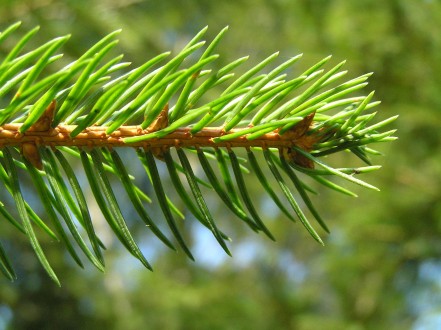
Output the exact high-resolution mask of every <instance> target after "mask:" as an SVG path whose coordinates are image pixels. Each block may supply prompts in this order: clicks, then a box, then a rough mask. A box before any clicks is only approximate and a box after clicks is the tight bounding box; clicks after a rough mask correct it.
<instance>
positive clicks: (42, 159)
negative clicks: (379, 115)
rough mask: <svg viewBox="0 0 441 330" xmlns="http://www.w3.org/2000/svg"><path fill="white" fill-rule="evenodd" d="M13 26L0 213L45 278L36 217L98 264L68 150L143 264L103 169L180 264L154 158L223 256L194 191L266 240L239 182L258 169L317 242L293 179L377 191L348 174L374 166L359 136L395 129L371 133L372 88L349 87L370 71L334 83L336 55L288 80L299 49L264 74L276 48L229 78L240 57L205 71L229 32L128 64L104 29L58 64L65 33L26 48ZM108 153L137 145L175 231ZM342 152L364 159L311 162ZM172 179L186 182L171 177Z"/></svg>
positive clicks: (302, 192)
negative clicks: (33, 193)
mask: <svg viewBox="0 0 441 330" xmlns="http://www.w3.org/2000/svg"><path fill="white" fill-rule="evenodd" d="M19 26H20V24H19V23H17V24H14V25H12V26H10V27H8V28H6V29H5V30H4V31H3V32H2V33H1V34H0V46H1V43H2V42H3V41H4V40H6V39H8V38H15V39H13V40H18V41H17V42H16V43H15V46H13V47H12V49H10V50H9V51H7V52H6V54H5V55H4V56H3V57H2V59H1V62H0V99H1V102H2V104H3V108H2V109H0V163H1V166H0V181H1V182H2V184H3V185H4V187H5V188H6V190H5V191H6V192H8V193H9V194H10V195H11V196H12V199H13V200H14V203H15V205H12V206H8V207H5V206H4V205H3V204H0V214H1V215H2V217H3V218H5V219H6V220H7V221H8V222H9V223H10V224H12V225H13V226H14V228H16V229H18V230H19V231H20V232H22V233H24V234H25V235H26V236H27V237H28V238H29V240H30V242H31V245H32V247H33V249H34V250H35V253H36V254H37V256H38V258H39V260H40V262H41V263H42V265H43V267H44V268H45V269H46V271H47V272H48V274H49V275H50V276H51V278H52V279H53V280H54V281H56V282H57V283H59V282H58V279H57V277H56V275H55V273H54V271H53V269H52V268H51V266H50V264H49V261H48V260H47V258H46V256H45V254H44V252H43V249H42V248H41V245H40V243H39V239H38V237H37V234H36V233H35V231H34V229H33V227H34V226H38V227H40V228H41V229H43V230H44V232H46V233H47V234H48V235H50V236H51V237H54V238H55V239H56V240H57V241H59V242H60V243H61V244H64V245H65V246H66V248H67V250H68V251H69V253H70V254H71V256H72V258H73V259H74V260H75V261H76V262H77V263H78V265H80V266H81V267H82V261H81V258H80V256H79V255H78V252H77V251H76V250H75V248H74V245H73V243H72V242H71V241H72V239H73V240H74V241H75V243H76V244H77V245H78V246H79V247H80V249H81V251H82V252H83V253H84V255H85V256H86V257H87V258H88V259H89V260H90V261H91V262H92V264H93V265H95V266H96V267H97V268H98V269H99V270H101V271H103V270H104V258H103V255H102V249H103V248H104V244H103V243H102V242H101V240H100V239H99V237H98V234H97V233H96V231H95V227H94V222H93V219H92V217H91V215H90V212H89V207H88V204H87V201H86V199H85V197H84V196H85V194H84V190H83V188H82V187H81V186H80V184H79V180H78V178H77V173H76V170H74V168H73V167H72V166H71V164H69V162H68V161H67V159H66V157H65V155H66V154H70V155H74V156H76V157H77V158H78V159H79V160H80V161H81V166H82V167H83V171H84V173H85V175H86V177H87V180H88V182H89V185H90V189H91V191H92V193H93V195H94V198H95V200H96V202H97V204H98V205H99V207H100V209H101V211H102V214H103V216H104V218H105V219H106V221H107V223H108V224H109V227H110V228H111V229H112V230H113V232H114V233H115V236H116V237H117V238H118V239H119V240H120V242H121V243H122V245H123V246H125V248H127V250H128V251H129V252H130V253H131V254H132V255H134V256H135V257H136V258H138V259H139V260H140V261H141V263H142V264H143V265H144V266H145V267H146V268H148V269H151V266H150V264H149V262H148V261H147V260H146V259H145V257H144V256H143V254H142V252H141V250H140V248H139V247H138V245H137V242H136V241H135V239H134V238H133V235H132V233H131V230H130V228H129V226H128V224H127V222H126V219H125V218H124V215H123V212H122V211H121V206H120V204H119V200H118V198H117V196H118V194H117V193H116V191H115V188H114V187H113V186H112V180H113V179H115V178H116V179H118V180H120V181H121V183H122V186H123V188H124V191H125V192H126V194H127V196H128V198H129V200H130V202H131V204H132V206H133V208H134V210H135V211H136V213H137V214H138V215H139V217H140V219H141V220H142V221H143V222H144V223H145V224H146V225H147V227H148V229H149V230H151V232H152V233H153V234H154V235H155V236H156V237H157V238H158V239H159V240H161V241H162V242H163V243H164V244H165V245H166V246H168V247H170V248H171V249H176V247H175V243H174V242H173V241H176V242H177V244H178V245H179V246H180V248H181V249H182V250H183V251H184V252H185V253H186V254H187V256H188V257H189V258H191V259H193V255H192V253H191V247H190V246H188V243H187V242H185V239H184V236H183V235H182V233H181V230H180V226H179V222H180V221H181V219H180V218H182V217H183V215H182V212H181V210H179V208H178V207H177V206H176V205H175V204H174V201H173V200H172V198H171V197H169V195H168V193H167V189H165V187H164V183H163V178H161V176H160V174H159V171H158V166H160V164H161V163H164V164H165V167H166V169H167V171H168V173H169V177H170V180H171V181H172V183H173V187H174V189H175V190H176V192H177V195H178V196H179V197H180V199H181V200H182V202H183V203H184V204H185V205H186V207H187V209H188V210H189V211H190V212H191V213H192V214H193V216H194V218H195V219H196V220H197V221H199V222H200V223H201V224H202V225H203V226H205V227H206V228H207V229H208V230H210V231H211V232H212V233H213V236H214V238H215V239H216V240H217V241H218V242H219V244H220V245H221V246H222V248H223V249H224V250H225V252H226V253H227V254H230V252H229V248H228V246H227V244H226V243H227V242H226V241H228V240H229V237H228V235H227V234H226V233H224V232H223V231H222V229H221V228H222V224H221V223H220V222H219V220H217V219H215V218H214V217H213V216H212V215H211V212H210V210H209V205H208V204H207V203H206V201H205V198H204V192H203V189H210V190H211V191H213V193H216V194H217V195H218V196H219V198H220V201H222V202H223V203H224V204H225V206H227V208H228V209H229V210H230V211H231V212H232V213H233V214H235V215H236V216H237V217H238V218H239V219H240V220H241V221H243V222H244V224H246V225H247V226H249V227H250V229H251V230H253V231H255V232H260V231H262V232H264V233H265V234H266V235H267V236H268V237H269V238H271V239H275V237H274V236H273V234H272V233H271V232H270V230H269V228H268V227H267V226H266V224H265V220H264V219H262V218H261V216H260V215H259V210H258V209H257V208H256V207H255V206H254V204H253V200H252V197H251V196H250V193H249V189H248V187H247V177H249V176H250V175H252V176H257V177H259V181H260V182H261V184H262V187H263V189H264V191H265V192H267V193H268V195H269V197H270V198H271V199H272V200H273V201H274V203H275V205H276V206H277V207H278V208H279V209H280V211H281V213H282V214H284V215H285V216H286V217H287V218H288V219H290V220H292V221H295V220H296V219H299V220H300V222H301V223H302V224H303V226H304V227H305V228H306V229H307V231H308V232H309V233H310V234H311V236H312V237H313V238H314V239H315V240H317V241H318V242H320V243H321V244H323V241H322V239H321V238H320V236H319V234H318V233H317V232H316V230H315V229H314V226H313V225H311V224H310V222H309V220H308V219H307V216H306V214H305V212H304V210H303V209H302V207H301V206H300V204H299V202H298V201H297V200H298V199H299V197H300V198H301V200H302V201H303V203H304V205H305V206H306V208H307V209H308V210H309V212H310V213H311V214H312V216H313V217H314V218H315V219H316V220H317V222H318V224H319V225H320V226H321V227H322V229H323V230H325V231H326V232H328V231H329V229H328V227H327V225H326V224H325V222H324V220H323V219H322V218H321V217H320V215H319V213H318V212H317V210H316V208H315V207H314V205H313V202H312V200H311V198H310V197H309V194H310V192H311V191H312V189H311V188H310V187H309V186H308V185H307V184H306V183H305V182H304V180H303V177H310V178H312V179H313V180H316V181H317V182H319V183H321V184H323V185H324V186H326V187H328V188H330V189H333V190H336V191H338V192H341V193H344V194H347V195H351V196H354V195H355V194H354V193H352V192H350V191H349V190H347V189H346V188H343V187H341V186H340V185H338V184H337V183H335V182H332V181H331V180H329V177H339V178H341V179H344V180H347V181H350V182H352V183H355V184H358V185H361V186H363V187H366V188H370V189H377V188H376V187H374V186H372V185H370V184H368V183H366V182H364V181H362V180H361V179H359V178H356V177H355V176H356V175H359V174H362V173H367V172H370V171H372V170H376V169H378V168H379V166H372V164H371V161H370V158H369V154H376V153H377V152H376V151H375V150H373V149H372V148H371V147H370V145H372V144H374V143H378V142H388V141H393V140H394V139H395V137H394V136H393V134H394V132H395V131H394V130H389V131H385V132H383V131H382V130H383V128H384V127H385V126H387V125H389V124H390V123H391V122H393V121H394V120H395V119H396V118H397V117H396V116H394V117H391V118H387V119H385V120H383V121H380V122H376V123H373V124H371V122H372V121H373V119H374V117H375V114H376V113H375V112H370V110H371V109H372V108H373V107H375V106H377V105H378V104H379V102H377V101H373V95H374V93H373V92H372V93H370V94H368V95H367V96H364V95H354V94H355V93H358V92H359V91H360V90H361V89H362V88H364V87H365V86H366V85H367V79H368V78H369V76H370V74H365V75H362V76H360V77H357V78H354V79H350V80H347V81H344V82H341V79H342V78H343V77H344V76H345V75H346V74H347V72H346V71H341V68H342V66H343V65H344V62H341V63H339V64H337V65H336V66H334V67H332V68H331V69H329V70H326V69H325V66H326V64H327V63H328V62H329V60H330V57H327V58H325V59H323V60H321V61H319V62H318V63H316V64H315V65H313V66H312V67H310V68H309V69H307V70H306V71H304V72H302V73H300V74H299V75H297V76H295V77H289V73H291V72H294V71H295V69H294V68H293V66H294V65H295V64H296V63H297V62H298V61H300V60H301V57H302V55H297V56H295V57H293V58H290V59H288V60H286V61H285V62H283V63H281V64H279V65H275V66H274V67H272V69H268V68H269V67H270V66H271V65H274V63H276V61H277V59H278V55H279V54H278V53H274V54H272V55H270V56H269V57H268V58H266V59H264V60H263V61H262V62H260V63H259V64H257V65H255V66H253V67H252V68H250V69H248V70H247V71H245V72H244V73H243V74H237V73H234V72H233V71H235V70H236V69H238V68H239V67H240V66H242V65H243V64H244V63H245V62H246V61H247V59H248V57H242V58H239V59H237V60H235V61H232V62H231V63H229V64H227V65H225V66H223V67H220V68H218V67H216V66H215V65H214V64H213V63H214V62H215V61H217V60H218V59H219V55H218V54H215V53H214V52H215V50H216V47H217V46H218V44H219V43H220V41H221V39H222V37H223V36H224V34H225V33H226V31H227V28H225V29H223V30H222V31H221V32H220V33H219V34H218V35H217V36H216V37H215V38H214V39H213V41H212V42H211V43H209V44H208V45H207V46H206V47H205V41H203V40H202V38H203V37H204V34H205V33H206V30H207V29H206V28H205V29H203V30H202V31H201V32H199V33H198V34H197V35H196V36H195V37H194V38H193V39H192V40H190V42H189V43H188V44H187V45H186V46H185V47H184V48H183V49H182V50H181V51H180V52H179V53H178V54H176V55H175V56H174V57H172V58H170V56H171V54H170V53H169V52H166V53H163V54H160V55H158V56H156V57H154V58H152V59H151V60H148V61H147V62H146V63H144V64H142V65H140V66H139V67H135V68H131V64H130V63H127V62H121V60H122V55H118V56H113V55H111V53H112V52H113V51H114V50H115V46H116V44H117V43H118V41H117V39H116V36H117V35H118V34H119V32H120V31H115V32H113V33H110V34H109V35H107V36H106V37H104V38H103V39H102V40H100V41H98V42H97V43H96V44H95V45H93V46H92V47H91V48H90V49H89V50H87V51H86V52H85V53H84V54H83V55H82V56H81V57H80V58H78V59H77V60H75V61H73V62H72V63H69V64H67V65H65V66H60V65H59V64H58V63H59V59H60V58H61V56H62V55H61V54H58V52H59V50H60V49H61V47H62V46H63V44H65V43H66V42H67V41H68V39H69V36H64V37H60V38H56V39H53V40H49V41H48V42H47V43H45V44H43V45H41V46H39V47H38V48H36V49H31V50H29V51H27V52H26V51H25V48H26V47H27V46H28V44H29V41H30V40H31V39H32V37H33V36H34V35H35V34H36V33H37V31H38V28H36V29H33V30H31V31H30V32H28V33H26V34H25V35H24V36H23V37H22V38H21V39H20V38H19V37H17V36H16V35H17V33H18V32H17V30H18V28H19ZM204 47H205V49H204ZM112 56H113V57H112ZM108 58H110V59H108ZM57 65H58V66H57ZM266 71H268V73H265V72H266ZM225 85H226V87H224V88H223V89H222V86H225ZM216 93H217V95H218V96H217V97H213V96H211V100H207V95H208V94H209V95H215V94H216ZM120 148H131V149H134V150H136V154H137V156H138V160H139V161H140V163H141V164H142V166H143V167H144V169H145V171H146V178H144V179H147V180H149V181H150V183H151V185H152V187H153V189H154V192H155V195H156V199H157V201H158V204H159V206H160V209H161V210H162V213H163V216H164V219H165V220H166V223H167V225H168V227H169V229H170V232H171V234H172V235H173V237H174V239H172V238H170V237H169V236H170V235H169V234H168V233H165V232H163V231H162V230H160V229H159V228H160V227H159V226H158V223H157V220H156V219H153V218H152V217H151V216H150V214H149V207H147V206H146V204H145V203H147V202H151V200H152V199H151V198H150V196H147V195H146V193H145V192H144V191H142V189H141V188H140V187H139V186H138V184H137V182H139V181H138V180H139V178H134V177H133V176H132V175H131V174H130V169H129V167H128V166H127V164H125V163H124V162H123V161H122V159H121V157H120V154H119V152H118V150H120ZM173 150H175V151H176V152H173ZM238 150H245V151H246V155H247V160H248V163H249V165H250V169H251V173H250V171H249V170H248V169H247V168H246V166H245V165H244V164H245V162H246V161H247V160H246V159H243V158H241V157H239V156H238V155H237V151H238ZM341 151H350V152H352V153H353V154H354V155H355V156H356V157H358V158H360V159H361V160H362V161H363V162H365V163H367V164H368V166H365V167H358V168H351V167H348V168H334V167H332V166H330V165H328V164H327V163H326V162H325V161H323V157H324V156H328V155H331V154H334V153H337V152H341ZM194 153H196V154H197V158H194V157H193V154H194ZM257 153H262V154H263V156H264V162H262V163H260V162H259V160H258V158H256V156H255V154H257ZM189 157H193V158H191V159H192V160H193V159H194V160H198V161H199V163H200V167H201V169H202V172H203V174H204V176H198V175H197V172H196V171H194V165H193V164H194V163H193V162H192V161H190V159H189ZM264 167H265V168H266V167H267V168H266V169H265V168H264ZM20 171H25V173H28V174H29V176H30V177H31V179H32V182H33V184H34V186H35V189H36V190H37V193H38V197H39V198H40V200H41V203H42V205H43V206H44V209H45V212H46V216H45V217H44V218H45V219H46V218H48V219H49V220H50V224H49V223H46V222H45V220H42V219H41V218H40V216H39V215H38V214H37V213H36V212H35V211H34V210H33V209H32V208H31V206H30V205H29V204H28V202H27V201H26V198H25V196H24V195H23V193H22V189H21V185H22V184H23V181H22V178H21V175H20V174H19V172H20ZM179 173H183V174H184V175H183V176H182V177H181V176H180V175H179ZM266 173H270V174H272V178H271V177H267V176H268V174H266ZM183 178H185V180H186V182H182V181H181V180H183ZM273 182H276V183H277V185H278V187H279V188H280V189H279V190H278V189H275V188H277V185H273V184H272V183H273ZM291 184H292V187H291ZM292 188H295V189H292ZM187 189H188V190H187ZM71 191H72V192H73V195H72V194H71ZM294 191H297V194H296V193H294ZM297 195H298V196H297ZM14 206H15V207H14ZM14 209H15V210H14ZM14 212H16V213H18V217H19V220H16V218H15V217H14V215H13V214H14ZM2 225H5V224H2ZM52 227H53V228H54V231H53V230H52V229H51V228H52ZM81 228H83V229H84V230H82V229H81ZM0 269H1V270H2V272H3V273H4V274H5V276H6V277H8V278H9V279H11V280H13V279H14V278H15V277H16V275H15V272H14V270H13V267H12V263H11V262H10V260H9V259H8V257H7V254H6V253H5V250H4V248H3V246H2V245H1V244H0Z"/></svg>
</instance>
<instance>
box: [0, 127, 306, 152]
mask: <svg viewBox="0 0 441 330" xmlns="http://www.w3.org/2000/svg"><path fill="white" fill-rule="evenodd" d="M20 127H21V124H6V125H4V126H0V148H1V147H5V146H16V147H21V146H23V145H24V144H28V143H30V144H34V145H36V146H48V147H57V146H76V147H143V148H169V147H227V148H234V147H262V148H286V147H288V148H289V147H292V146H294V145H295V146H300V147H302V146H304V145H305V142H306V141H303V140H304V138H306V136H305V135H302V136H298V134H290V132H287V133H285V134H283V135H280V134H278V133H277V132H271V133H266V134H264V135H262V136H260V137H258V138H256V139H253V140H248V139H247V138H246V136H240V137H237V138H234V139H231V140H228V141H218V142H214V141H213V139H214V138H216V137H220V136H223V135H225V134H226V132H225V131H224V130H223V129H222V128H218V127H206V128H204V129H202V130H201V131H199V132H198V133H196V134H191V132H190V130H191V128H188V127H183V128H179V129H177V130H176V131H174V132H172V133H170V134H168V135H165V136H163V137H161V138H153V139H149V140H145V141H140V142H134V143H126V142H124V138H127V137H135V136H142V135H146V134H148V133H151V131H150V130H148V129H147V130H145V129H142V128H141V127H140V126H121V127H120V128H119V129H117V130H116V131H115V132H113V133H112V134H106V129H107V127H105V126H92V127H89V128H87V129H85V130H84V131H83V132H81V133H80V134H78V135H77V136H75V137H71V136H70V133H71V132H72V131H73V130H74V129H75V128H76V126H75V125H59V126H57V127H56V128H53V129H49V130H47V131H27V132H26V133H24V134H21V133H20V131H19V130H20ZM238 131H240V129H234V130H231V131H229V132H228V133H235V132H238Z"/></svg>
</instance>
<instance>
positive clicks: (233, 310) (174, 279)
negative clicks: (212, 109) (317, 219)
mask: <svg viewBox="0 0 441 330" xmlns="http://www.w3.org/2000/svg"><path fill="white" fill-rule="evenodd" d="M17 20H21V21H23V26H24V27H25V29H24V30H27V29H30V28H32V27H34V26H35V25H40V26H41V31H40V32H39V33H38V35H37V36H36V38H35V40H34V45H38V43H39V42H40V43H43V42H44V41H47V40H49V38H53V37H55V36H58V35H64V34H68V33H72V38H71V40H70V41H69V42H68V44H67V45H66V46H65V47H64V53H65V57H66V58H67V59H69V58H76V57H78V56H79V55H81V54H82V52H84V51H85V50H86V49H87V47H89V46H90V45H92V44H93V43H95V42H96V41H98V40H99V39H100V38H102V37H103V36H104V35H106V34H108V33H109V32H111V31H113V30H116V29H119V28H122V29H123V32H122V34H121V36H120V46H119V47H120V50H121V51H122V52H124V53H125V54H126V57H125V59H126V60H129V61H132V62H133V63H134V64H135V65H136V64H138V65H139V64H141V63H143V62H145V61H146V60H148V59H149V58H151V57H153V56H155V55H157V54H158V53H160V52H163V51H166V50H172V51H177V50H179V49H180V47H182V46H183V44H184V43H185V42H187V41H188V40H189V39H190V38H191V37H192V36H194V35H195V34H196V33H197V32H198V31H199V30H200V29H202V28H203V27H204V26H205V25H208V26H209V31H208V37H207V38H212V37H213V36H215V35H216V34H217V33H218V32H219V30H220V29H221V28H223V27H224V26H226V25H229V26H230V31H229V32H228V34H227V36H226V38H225V39H224V40H223V42H222V43H221V45H220V47H219V52H220V54H221V59H220V61H225V63H226V62H230V61H232V60H234V59H236V58H238V57H240V56H244V55H251V59H250V60H249V63H248V66H251V65H252V64H253V63H257V62H259V61H260V60H262V59H263V58H265V57H266V56H268V55H269V54H271V53H273V52H274V51H277V50H280V51H281V55H282V59H283V58H286V57H290V56H294V55H296V54H298V53H304V57H303V59H302V61H300V62H299V64H298V66H297V69H298V72H301V71H302V69H305V68H307V67H309V66H310V65H311V64H313V63H315V62H317V61H318V60H320V59H322V58H323V57H325V56H327V55H329V54H332V55H333V56H334V57H333V61H335V63H337V62H338V61H341V60H342V59H347V60H348V63H347V64H346V68H347V69H348V70H349V72H350V76H351V77H356V76H358V75H361V74H363V73H366V72H371V71H373V72H374V73H375V74H374V75H373V76H372V78H371V79H370V85H369V86H368V89H369V90H370V89H375V90H376V99H379V100H381V101H382V105H381V106H380V108H379V111H380V113H379V114H378V117H379V119H385V118H387V117H389V116H392V115H395V114H399V115H400V118H399V119H398V121H396V122H395V123H394V126H395V128H397V129H398V133H397V135H398V136H399V140H398V141H396V142H394V143H390V144H387V145H384V146H378V148H379V149H380V150H381V151H383V152H384V154H385V156H384V157H378V158H376V159H375V160H374V162H375V163H380V164H382V165H383V169H382V170H380V171H379V172H376V173H373V174H370V175H369V177H365V179H366V180H367V181H369V182H371V183H373V184H374V185H376V186H378V187H380V188H381V190H382V191H381V192H380V193H377V192H370V191H364V190H363V188H360V189H358V187H351V188H353V189H354V191H355V192H356V193H358V195H359V196H360V197H359V198H357V199H354V198H350V197H346V196H343V195H339V194H336V193H334V192H330V193H328V192H327V191H322V192H321V194H320V195H319V196H318V197H314V201H315V203H316V204H318V208H319V209H320V210H321V213H322V215H323V217H324V218H325V219H327V220H328V225H329V226H330V228H331V234H330V235H329V236H327V237H325V243H326V247H325V248H323V247H321V246H319V245H318V244H317V243H316V242H315V241H314V240H313V239H311V238H310V237H309V236H308V234H307V233H306V231H305V230H304V229H303V228H301V226H300V225H299V224H292V223H289V222H288V221H286V220H280V219H277V218H275V217H274V215H273V214H274V212H272V210H271V209H268V208H266V205H267V204H266V201H265V199H264V197H261V196H259V195H258V194H257V193H256V196H255V198H256V200H257V201H261V203H260V205H262V207H261V212H262V214H263V216H264V218H266V219H267V220H266V221H267V223H268V226H269V227H270V230H271V231H272V232H273V233H274V234H275V236H276V238H277V242H276V243H274V242H271V241H269V240H267V239H266V238H265V237H264V236H262V235H259V236H256V235H255V234H253V233H251V232H249V230H248V229H247V228H244V227H243V226H241V225H240V224H239V223H238V221H236V220H234V219H233V217H232V216H231V217H230V216H229V215H228V214H226V213H225V212H224V210H223V209H222V207H221V206H219V207H218V208H217V209H216V208H215V209H214V210H213V214H214V216H215V218H216V219H219V222H218V224H219V226H220V227H221V228H222V227H228V229H229V231H228V233H229V234H231V235H232V236H233V238H234V242H233V243H232V244H231V250H232V252H233V256H234V257H233V258H228V257H226V256H225V255H224V254H223V252H222V250H221V249H220V248H219V247H218V246H217V245H216V244H217V243H216V242H215V241H214V238H212V237H211V236H210V234H209V233H208V232H205V231H201V230H200V228H199V227H196V226H192V225H191V223H190V224H187V227H186V228H185V229H186V230H187V235H188V237H189V240H191V241H192V242H193V244H192V245H193V250H194V252H195V255H196V257H197V261H196V262H195V263H193V262H191V261H188V260H186V259H185V257H184V255H183V254H182V253H178V254H176V253H172V252H168V251H165V250H164V249H163V248H162V247H159V246H158V245H157V243H156V242H155V241H154V240H150V239H149V238H146V237H144V236H143V235H144V233H145V231H142V230H141V229H142V226H141V225H140V224H139V223H133V224H131V228H133V230H134V231H136V230H137V226H139V228H138V229H139V235H138V241H139V242H141V246H142V247H143V251H144V252H146V254H147V257H150V259H151V260H152V261H153V265H154V268H155V272H153V273H150V272H148V271H147V270H145V269H143V268H142V267H141V265H139V264H138V263H137V261H136V260H135V259H134V258H132V257H130V256H128V255H127V252H126V251H124V250H123V249H122V248H121V247H120V246H119V244H117V243H116V242H115V241H114V238H112V237H111V236H110V235H109V232H108V229H107V228H106V227H105V226H104V225H103V226H102V227H103V228H99V229H98V230H99V231H100V234H101V235H102V237H103V240H104V241H105V243H106V244H107V245H108V246H109V250H108V251H107V252H106V260H107V272H106V273H105V274H101V273H99V272H98V271H96V270H95V269H92V268H91V267H87V268H86V269H85V270H81V269H79V268H78V267H77V266H76V265H74V264H73V263H72V262H71V261H70V260H69V258H68V257H67V256H66V254H65V252H64V251H62V249H60V248H59V246H58V245H55V244H54V243H51V242H47V243H46V244H45V246H44V249H45V251H46V253H47V255H48V258H49V260H50V261H51V262H52V263H53V265H54V268H55V271H56V272H57V274H58V275H59V278H60V279H61V281H62V284H63V286H62V288H61V289H59V288H58V287H56V285H55V284H54V283H52V282H50V280H49V278H48V277H47V276H46V274H45V273H44V271H43V270H42V267H41V266H40V265H39V263H38V261H37V258H36V257H35V255H34V254H33V252H32V250H31V247H30V246H29V243H28V242H26V240H25V239H24V237H19V235H17V232H12V231H11V232H10V231H8V230H9V229H8V228H7V227H6V226H2V229H1V232H0V238H1V239H2V242H3V244H4V245H5V247H6V248H7V250H8V252H9V255H10V256H11V257H12V258H13V260H14V264H15V266H16V268H17V271H18V275H19V279H18V280H17V281H16V282H15V283H13V284H10V283H9V282H7V281H6V280H4V279H0V329H59V328H63V329H79V328H82V329H86V328H87V329H141V328H144V329H305V330H307V329H354V330H355V329H357V330H358V329H389V330H393V329H408V328H413V329H439V328H441V236H440V235H441V203H440V201H441V157H440V155H439V154H440V150H441V130H440V127H441V25H440V23H439V22H441V2H440V1H437V0H432V1H431V0H409V1H401V0H388V1H381V0H359V1H344V0H331V1H325V0H297V1H289V0H274V1H265V0H236V1H209V0H195V1H190V0H173V1H172V0H162V1H159V0H156V1H155V0H150V1H141V0H87V1H86V0H71V1H56V0H32V1H31V0H24V1H14V0H2V2H1V4H0V24H1V26H2V28H4V27H6V26H7V25H8V24H9V23H12V22H15V21H17ZM39 38H40V39H39ZM293 74H296V72H294V73H293ZM369 90H367V91H369ZM366 93H367V92H366ZM344 161H345V163H348V162H351V160H350V159H345V160H344ZM345 165H348V164H345ZM257 186H258V185H257V183H256V187H257ZM256 191H261V190H260V188H259V189H256ZM262 196H263V194H262ZM0 221H1V220H0ZM97 226H98V227H100V226H101V225H100V224H99V223H98V224H97ZM3 227H5V228H3Z"/></svg>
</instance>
